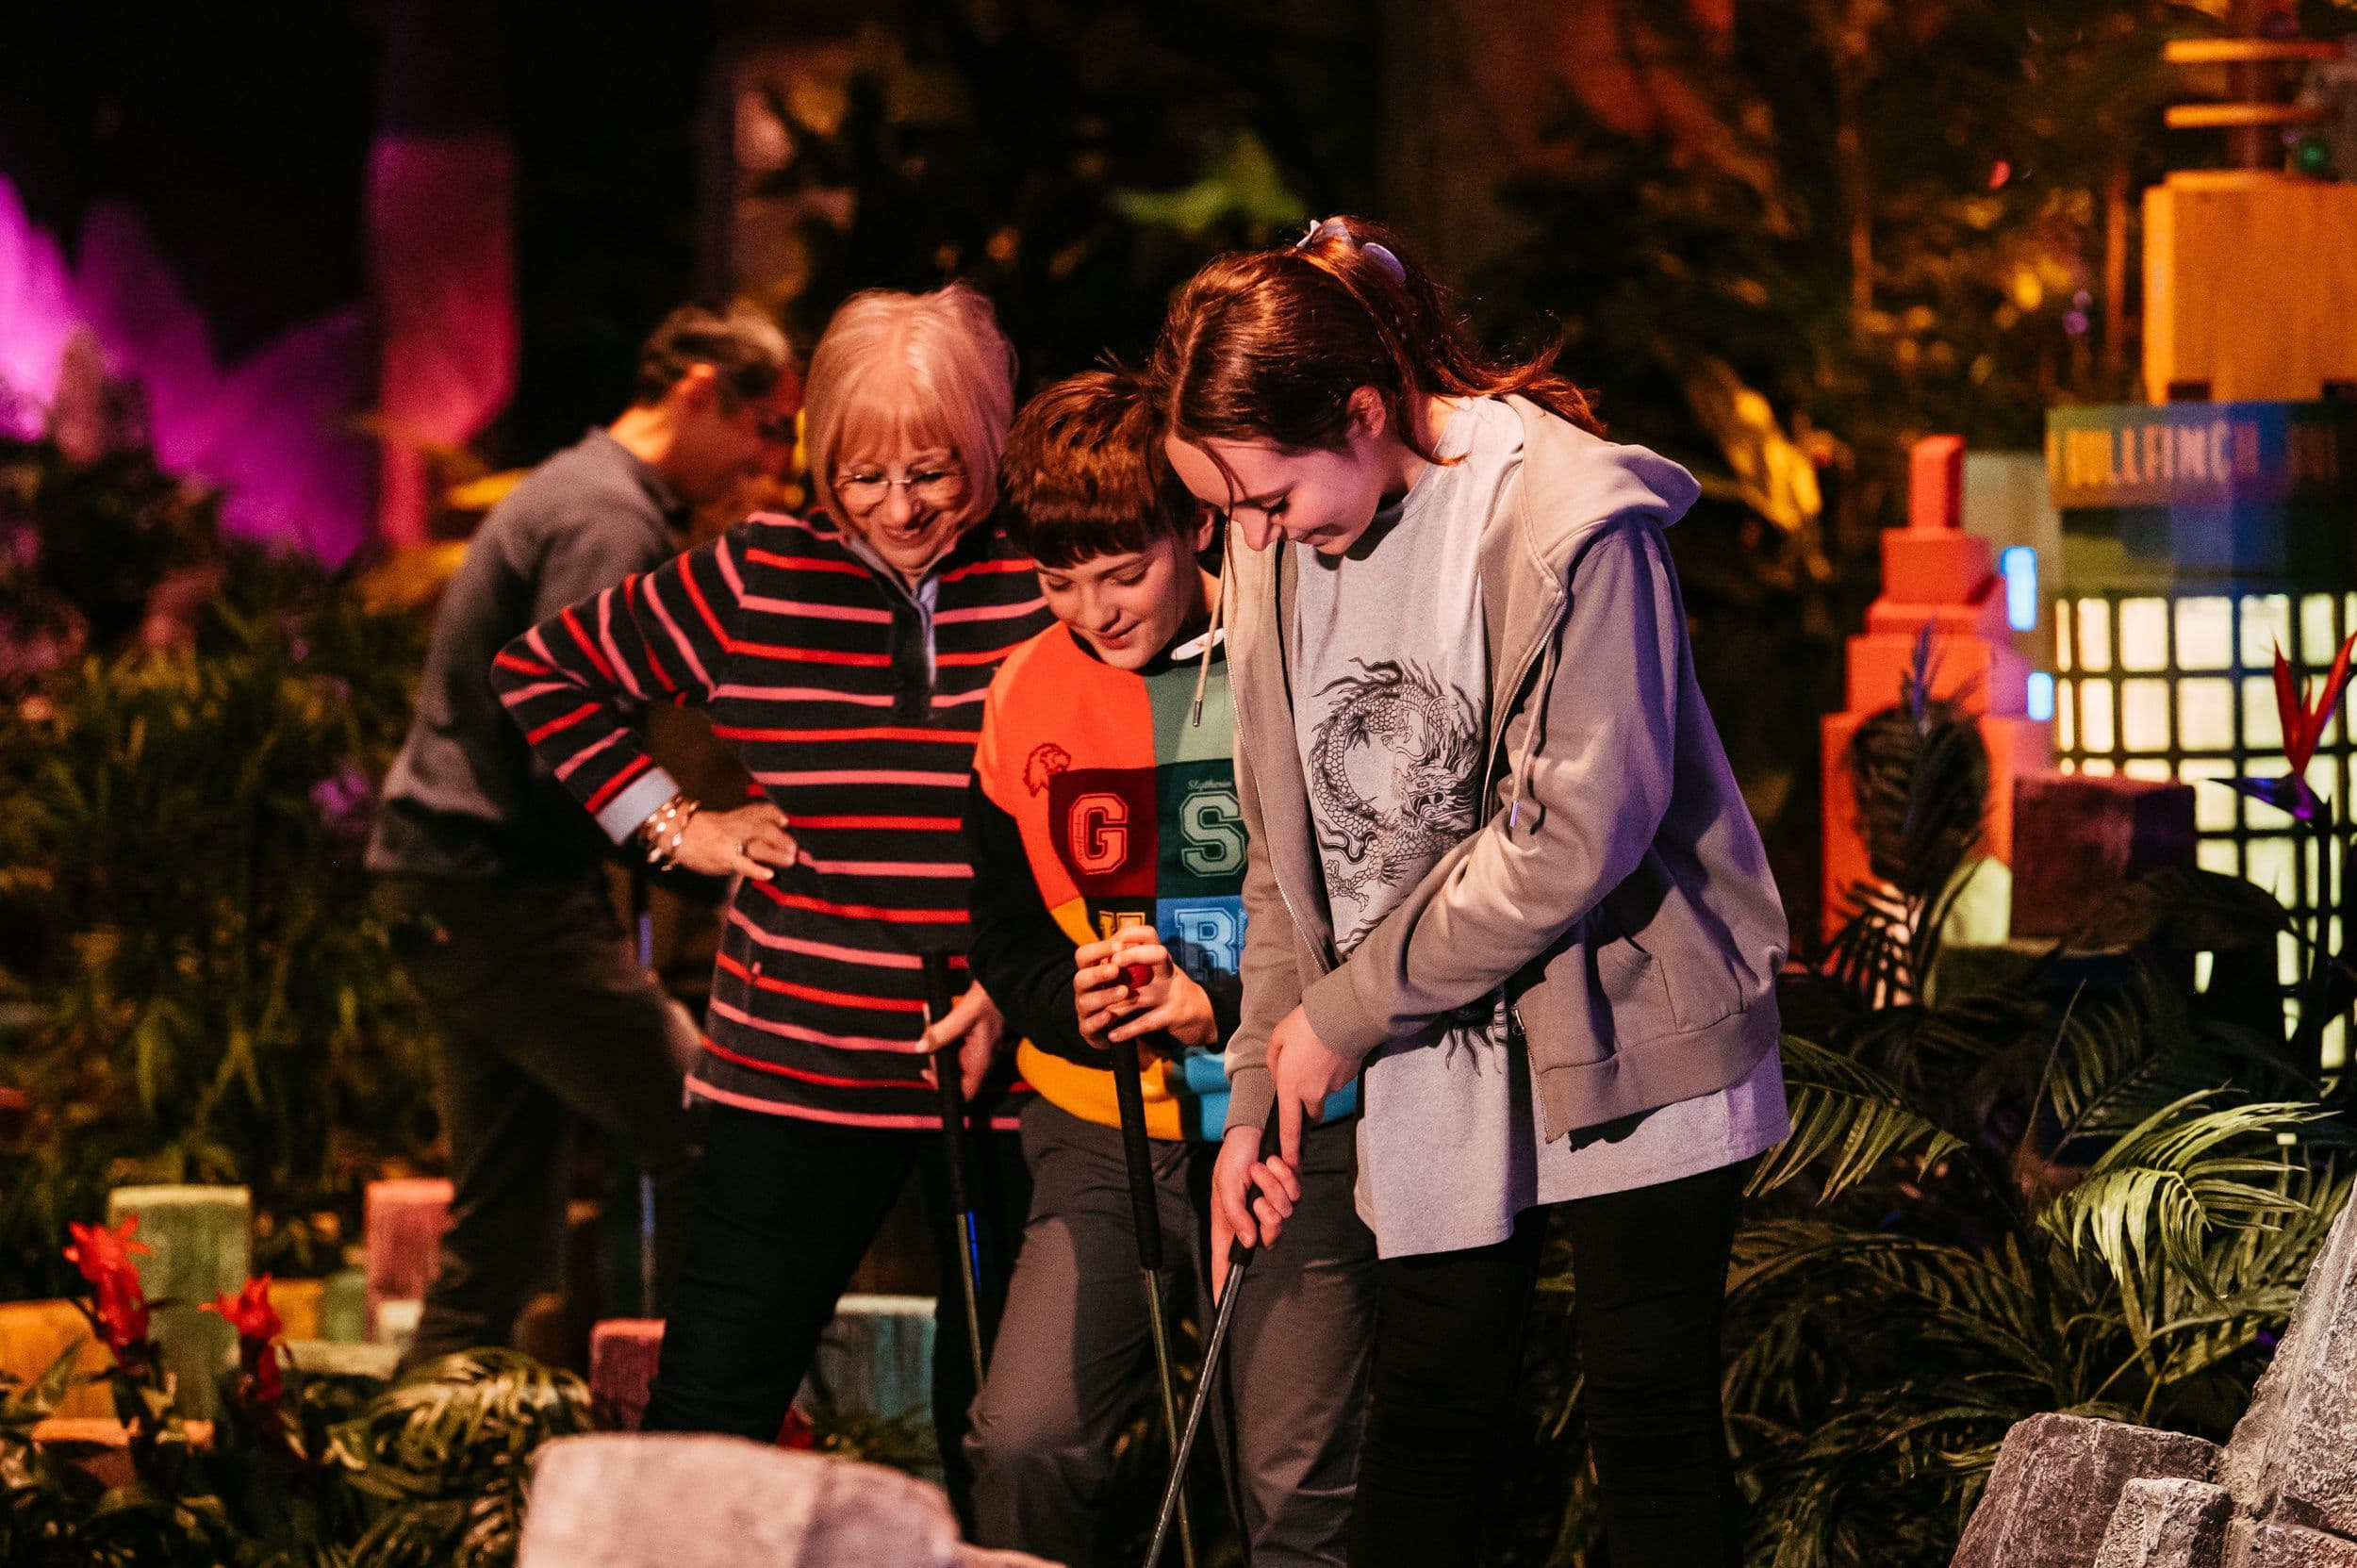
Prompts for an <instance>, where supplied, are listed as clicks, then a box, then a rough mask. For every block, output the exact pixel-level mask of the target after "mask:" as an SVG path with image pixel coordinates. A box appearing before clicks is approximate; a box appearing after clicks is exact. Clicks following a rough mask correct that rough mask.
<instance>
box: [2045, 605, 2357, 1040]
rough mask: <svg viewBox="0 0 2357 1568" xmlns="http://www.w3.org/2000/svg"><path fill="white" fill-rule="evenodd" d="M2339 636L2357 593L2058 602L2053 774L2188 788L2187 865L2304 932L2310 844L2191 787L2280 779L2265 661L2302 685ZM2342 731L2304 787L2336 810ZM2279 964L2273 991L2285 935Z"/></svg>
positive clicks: (2233, 799)
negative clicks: (2191, 849) (2300, 676)
mask: <svg viewBox="0 0 2357 1568" xmlns="http://www.w3.org/2000/svg"><path fill="white" fill-rule="evenodd" d="M2352 629H2357V594H2330V593H2312V594H2299V595H2293V594H2242V595H2231V596H2230V595H2224V594H2218V595H2186V596H2184V597H2179V598H2166V597H2162V596H2158V595H2153V594H2130V593H2116V594H2085V595H2073V596H2070V597H2068V598H2065V599H2061V600H2059V601H2057V602H2056V603H2055V617H2054V670H2055V675H2054V750H2055V757H2056V761H2057V764H2058V766H2060V767H2061V768H2062V769H2063V770H2064V771H2065V772H2073V771H2078V772H2087V773H2120V774H2124V775H2126V776H2128V777H2131V778H2149V779H2169V778H2177V779H2184V780H2187V781H2189V782H2192V783H2193V784H2194V785H2195V790H2194V813H2195V817H2194V821H2195V827H2196V831H2197V833H2198V835H2199V850H2198V852H2199V854H2200V863H2201V865H2203V866H2204V867H2208V868H2209V869H2211V870H2214V871H2223V872H2227V873H2229V874H2231V875H2234V876H2242V877H2247V878H2249V879H2250V881H2251V882H2253V883H2256V884H2258V885H2259V886H2262V887H2265V888H2266V889H2268V890H2269V891H2270V892H2273V893H2274V894H2275V895H2276V896H2277V897H2278V898H2281V899H2283V901H2284V902H2285V903H2286V904H2287V905H2289V906H2290V907H2291V909H2292V910H2293V911H2294V913H2295V914H2297V915H2299V916H2303V917H2305V918H2307V919H2309V920H2310V921H2311V922H2313V919H2314V914H2315V911H2316V908H2317V904H2318V901H2319V899H2318V893H2319V886H2318V884H2319V882H2320V879H2321V878H2322V876H2323V867H2320V866H2319V865H2318V864H2317V850H2316V845H2315V843H2314V842H2313V841H2310V842H2306V843H2304V844H2303V843H2301V842H2300V841H2299V840H2298V839H2296V838H2295V837H2294V835H2293V833H2292V827H2291V819H2290V818H2289V817H2287V816H2285V815H2284V814H2283V812H2280V811H2278V810H2276V809H2275V808H2274V807H2273V806H2269V805H2266V804H2265V803H2263V802H2261V801H2251V800H2247V799H2245V798H2244V797H2243V796H2241V795H2238V794H2236V793H2235V792H2233V790H2230V789H2228V788H2227V787H2226V786H2225V785H2223V784H2205V783H2202V782H2201V781H2203V780H2212V779H2233V778H2240V777H2245V776H2252V775H2255V776H2259V777H2267V776H2271V775H2275V774H2280V773H2282V772H2283V770H2284V768H2285V767H2286V766H2287V764H2286V762H2285V759H2284V755H2283V734H2282V729H2281V725H2280V722H2279V719H2278V717H2277V714H2276V708H2275V685H2274V661H2275V651H2276V649H2277V648H2278V647H2281V648H2282V649H2283V652H2285V653H2286V654H2287V655H2288V656H2290V657H2291V658H2292V660H2293V662H2294V664H2295V666H2296V667H2298V668H2300V669H2301V670H2302V671H2303V672H2304V674H2305V675H2306V676H2307V677H2308V678H2309V679H2311V680H2313V679H2314V677H2315V676H2316V675H2317V674H2319V673H2320V672H2321V671H2323V670H2324V669H2326V668H2330V666H2331V663H2332V655H2333V654H2334V653H2335V652H2337V651H2338V650H2339V648H2340V644H2341V640H2342V638H2343V637H2345V636H2347V635H2349V632H2350V631H2351V630H2352ZM2344 731H2345V726H2344V725H2343V723H2342V715H2341V714H2340V713H2338V712H2336V713H2335V714H2334V715H2333V717H2332V720H2331V721H2330V722H2329V723H2328V724H2327V725H2326V727H2325V730H2324V735H2323V739H2322V740H2321V742H2320V743H2319V744H2318V746H2317V748H2316V757H2315V759H2314V761H2312V762H2311V764H2310V765H2309V769H2308V783H2309V785H2310V787H2312V788H2314V789H2315V790H2316V791H2317V792H2318V793H2319V794H2322V795H2325V796H2327V797H2329V798H2330V799H2332V800H2333V801H2347V800H2349V787H2350V782H2351V762H2352V748H2351V747H2350V746H2349V743H2348V740H2347V739H2346V737H2345V734H2344ZM2303 850H2304V852H2302V851H2303ZM2332 927H2333V929H2332V931H2331V932H2329V933H2328V937H2329V939H2330V940H2332V941H2335V942H2337V941H2338V939H2339V932H2338V929H2337V928H2338V922H2337V921H2334V922H2332ZM2309 929H2310V930H2311V931H2312V932H2313V931H2314V930H2315V927H2314V925H2313V923H2311V925H2310V927H2309ZM2282 966H2283V976H2284V979H2285V980H2286V981H2287V982H2288V981H2290V980H2292V979H2294V978H2296V976H2297V973H2298V966H2299V949H2298V947H2297V945H2296V944H2294V943H2293V941H2292V940H2291V938H2290V937H2288V936H2286V937H2285V938H2284V939H2283V951H2282ZM2333 1032H2334V1034H2335V1035H2336V1036H2337V1035H2338V1033H2339V1032H2340V1026H2339V1024H2338V1023H2337V1022H2336V1023H2335V1025H2334V1026H2333ZM2336 1043H2337V1042H2336ZM2333 1054H2334V1055H2337V1051H2336V1052H2334V1053H2333Z"/></svg>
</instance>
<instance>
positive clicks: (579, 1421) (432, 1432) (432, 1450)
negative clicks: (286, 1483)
mask: <svg viewBox="0 0 2357 1568" xmlns="http://www.w3.org/2000/svg"><path fill="white" fill-rule="evenodd" d="M591 1428H592V1422H591V1419H590V1413H589V1389H588V1386H587V1385H586V1384H585V1383H584V1382H583V1381H582V1380H581V1379H580V1378H577V1377H575V1376H573V1375H572V1374H571V1373H569V1372H564V1371H559V1370H557V1369H555V1368H553V1367H548V1366H543V1365H541V1364H540V1363H539V1362H535V1361H533V1360H532V1359H531V1358H530V1357H528V1356H524V1355H520V1354H519V1353H517V1352H515V1351H512V1350H502V1349H483V1350H467V1351H461V1352H459V1353H458V1354H456V1355H453V1356H445V1357H443V1358H441V1359H440V1360H438V1361H434V1362H427V1363H426V1364H424V1365H423V1366H420V1367H418V1368H416V1369H415V1370H414V1371H412V1372H411V1373H410V1374H409V1375H408V1376H407V1377H405V1378H403V1379H402V1380H401V1381H399V1382H397V1383H395V1384H394V1385H393V1386H392V1387H390V1388H388V1389H387V1390H386V1391H385V1392H384V1393H383V1394H382V1395H378V1396H377V1398H376V1399H375V1400H373V1401H371V1404H370V1405H369V1406H368V1408H366V1409H365V1410H363V1411H361V1412H360V1413H359V1414H358V1415H356V1416H354V1418H353V1419H351V1420H350V1421H347V1422H344V1423H343V1424H341V1425H339V1426H338V1427H337V1428H335V1430H334V1434H333V1438H332V1450H331V1451H332V1453H333V1455H334V1457H335V1460H336V1461H337V1462H338V1464H340V1465H341V1466H342V1467H343V1468H344V1470H345V1472H346V1475H347V1477H348V1479H349V1482H350V1484H351V1486H352V1487H353V1488H354V1490H355V1491H357V1492H359V1493H361V1494H364V1495H365V1496H366V1497H367V1498H369V1499H370V1500H371V1510H372V1517H371V1519H370V1521H369V1524H368V1527H367V1528H366V1529H365V1531H363V1533H362V1534H361V1536H360V1538H359V1540H358V1541H357V1542H356V1543H354V1545H353V1547H352V1553H351V1555H352V1560H354V1562H360V1563H367V1564H370V1565H371V1568H505V1565H506V1564H508V1563H510V1562H513V1561H514V1560H515V1556H516V1546H517V1542H518V1540H519V1537H520V1535H521V1532H522V1529H523V1511H524V1489H525V1482H526V1480H527V1478H528V1476H529V1473H530V1469H531V1463H532V1455H533V1453H534V1451H535V1450H536V1449H537V1448H538V1447H539V1446H540V1444H543V1443H546V1442H547V1441H548V1440H549V1439H551V1438H555V1437H565V1436H568V1435H570V1434H572V1433H576V1432H585V1431H588V1430H590V1429H591Z"/></svg>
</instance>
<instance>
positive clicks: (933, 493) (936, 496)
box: [834, 468, 965, 514]
mask: <svg viewBox="0 0 2357 1568" xmlns="http://www.w3.org/2000/svg"><path fill="white" fill-rule="evenodd" d="M899 486H906V487H908V492H909V496H910V499H912V500H914V501H915V502H917V503H919V504H921V505H926V506H954V505H956V504H957V503H959V502H961V501H964V499H965V472H964V470H962V469H947V468H945V469H915V470H911V471H910V472H909V474H908V476H907V477H906V478H902V479H895V478H893V477H892V476H891V475H889V474H886V473H882V472H879V471H876V470H865V471H863V472H859V473H846V474H840V475H838V476H837V477H836V479H835V482H834V493H835V494H836V495H837V496H839V497H841V498H842V501H843V505H844V508H845V510H847V511H849V512H852V513H854V514H865V513H867V512H872V511H874V510H875V509H876V508H877V507H879V506H882V504H883V503H884V498H885V497H886V496H888V495H890V494H891V493H892V491H893V490H894V488H895V487H899Z"/></svg>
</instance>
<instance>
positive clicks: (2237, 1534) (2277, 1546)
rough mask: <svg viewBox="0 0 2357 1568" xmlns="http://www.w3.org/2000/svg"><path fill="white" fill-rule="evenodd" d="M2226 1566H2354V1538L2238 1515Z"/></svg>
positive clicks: (2356, 1543)
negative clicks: (2346, 1539)
mask: <svg viewBox="0 0 2357 1568" xmlns="http://www.w3.org/2000/svg"><path fill="white" fill-rule="evenodd" d="M2172 1568H2173V1565H2172ZM2226 1568H2357V1541H2344V1540H2342V1539H2341V1538H2340V1537H2339V1536H2337V1535H2327V1534H2325V1533H2324V1532H2323V1531H2322V1530H2309V1529H2302V1528H2300V1527H2299V1526H2297V1525H2267V1524H2260V1523H2256V1522H2254V1521H2251V1520H2248V1519H2238V1520H2236V1521H2235V1522H2234V1525H2233V1530H2232V1532H2231V1536H2230V1540H2229V1544H2228V1546H2227V1549H2226Z"/></svg>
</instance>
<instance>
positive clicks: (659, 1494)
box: [517, 1433, 1040, 1568]
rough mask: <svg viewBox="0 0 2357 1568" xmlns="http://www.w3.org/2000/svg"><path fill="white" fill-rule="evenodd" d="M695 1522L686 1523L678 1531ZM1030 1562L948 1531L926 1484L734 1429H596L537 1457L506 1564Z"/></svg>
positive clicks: (692, 1567) (867, 1567) (848, 1566)
mask: <svg viewBox="0 0 2357 1568" xmlns="http://www.w3.org/2000/svg"><path fill="white" fill-rule="evenodd" d="M683 1521H692V1522H693V1527H692V1528H687V1527H683ZM756 1562H757V1563H760V1564H762V1565H763V1568H1037V1565H1039V1563H1040V1560H1039V1559H1037V1558H1030V1557H1025V1556H1022V1555H1020V1554H1017V1553H1008V1552H977V1551H975V1550H973V1549H971V1548H968V1547H966V1546H964V1545H963V1544H962V1543H960V1542H959V1540H958V1525H957V1518H956V1516H955V1515H954V1514H953V1513H952V1512H951V1511H950V1510H949V1502H948V1498H947V1497H945V1496H943V1495H942V1494H941V1492H940V1491H939V1490H938V1489H937V1488H935V1487H932V1486H930V1485H928V1484H926V1483H925V1482H923V1481H920V1480H917V1479H915V1478H914V1477H909V1476H904V1475H901V1474H900V1473H899V1472H898V1471H897V1470H886V1469H884V1468H882V1466H879V1465H870V1464H860V1463H856V1462H854V1461H849V1460H844V1459H836V1458H832V1457H831V1456H826V1455H818V1454H809V1453H797V1452H792V1451H789V1450H786V1449H782V1448H772V1447H767V1446H765V1445H763V1444H758V1443H748V1442H746V1441H744V1440H743V1439H741V1438H729V1437H706V1436H691V1435H686V1434H677V1433H651V1434H638V1433H601V1434H597V1435H594V1436H585V1437H565V1438H558V1439H556V1440H555V1441H554V1442H552V1443H551V1444H548V1445H547V1446H546V1447H544V1448H542V1449H541V1450H540V1451H539V1453H538V1455H537V1456H536V1459H535V1461H534V1467H533V1481H532V1509H531V1511H530V1512H529V1513H528V1514H527V1515H526V1516H525V1519H524V1529H523V1540H522V1543H521V1545H520V1548H519V1551H518V1554H517V1568H739V1565H740V1564H744V1563H756Z"/></svg>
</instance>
